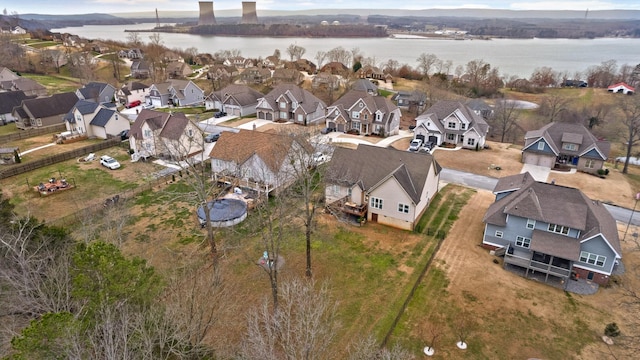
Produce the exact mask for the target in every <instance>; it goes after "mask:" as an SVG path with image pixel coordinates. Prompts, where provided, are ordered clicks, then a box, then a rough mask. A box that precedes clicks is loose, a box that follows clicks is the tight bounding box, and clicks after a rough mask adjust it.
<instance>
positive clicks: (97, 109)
mask: <svg viewBox="0 0 640 360" xmlns="http://www.w3.org/2000/svg"><path fill="white" fill-rule="evenodd" d="M64 122H65V126H66V128H67V131H69V132H71V133H72V134H74V135H80V136H87V137H89V138H94V137H95V138H99V139H107V138H108V137H109V136H116V135H118V134H119V133H120V132H121V131H123V130H129V128H130V127H131V124H130V123H129V120H128V119H127V118H126V117H125V116H123V115H122V114H120V113H118V112H117V111H116V110H115V109H113V108H110V107H107V106H104V105H100V104H98V103H95V102H93V101H88V100H78V102H77V103H76V104H75V105H74V107H73V108H72V109H71V110H70V111H69V112H68V113H67V114H66V115H65V116H64Z"/></svg>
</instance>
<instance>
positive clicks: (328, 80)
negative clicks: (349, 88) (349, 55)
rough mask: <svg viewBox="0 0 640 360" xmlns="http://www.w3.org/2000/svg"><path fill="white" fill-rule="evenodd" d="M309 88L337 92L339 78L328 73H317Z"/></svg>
mask: <svg viewBox="0 0 640 360" xmlns="http://www.w3.org/2000/svg"><path fill="white" fill-rule="evenodd" d="M311 87H312V88H314V89H327V90H338V89H339V88H340V77H339V76H338V75H332V74H330V73H324V72H323V73H319V74H316V75H315V76H314V77H313V79H311Z"/></svg>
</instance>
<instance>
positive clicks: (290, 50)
mask: <svg viewBox="0 0 640 360" xmlns="http://www.w3.org/2000/svg"><path fill="white" fill-rule="evenodd" d="M305 52H307V49H305V48H303V47H302V46H298V45H296V44H291V45H289V47H287V54H289V58H290V59H291V61H293V60H294V59H295V60H300V59H301V58H302V56H303V55H304V53H305Z"/></svg>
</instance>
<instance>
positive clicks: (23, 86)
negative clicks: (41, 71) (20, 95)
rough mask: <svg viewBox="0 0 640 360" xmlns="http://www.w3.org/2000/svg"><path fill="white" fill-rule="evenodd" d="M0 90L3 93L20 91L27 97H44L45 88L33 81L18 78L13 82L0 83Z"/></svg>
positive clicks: (45, 93)
mask: <svg viewBox="0 0 640 360" xmlns="http://www.w3.org/2000/svg"><path fill="white" fill-rule="evenodd" d="M0 88H1V89H2V90H4V91H22V92H24V93H25V95H27V96H46V95H47V88H46V87H44V86H42V85H41V84H40V83H38V82H37V81H35V80H32V79H29V78H23V77H19V78H17V79H13V80H6V81H2V82H0Z"/></svg>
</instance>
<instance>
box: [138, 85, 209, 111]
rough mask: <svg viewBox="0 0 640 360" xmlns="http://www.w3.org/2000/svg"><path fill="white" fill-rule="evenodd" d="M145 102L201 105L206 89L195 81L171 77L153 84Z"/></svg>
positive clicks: (155, 104) (162, 104) (160, 105)
mask: <svg viewBox="0 0 640 360" xmlns="http://www.w3.org/2000/svg"><path fill="white" fill-rule="evenodd" d="M145 102H146V103H147V104H151V105H153V106H155V107H165V106H169V105H173V106H193V105H200V104H203V103H204V91H203V90H202V89H200V88H199V87H198V85H196V84H195V83H194V82H193V81H190V80H179V79H170V80H168V81H167V82H163V83H159V84H153V85H151V86H150V87H149V95H148V99H146V100H145Z"/></svg>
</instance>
